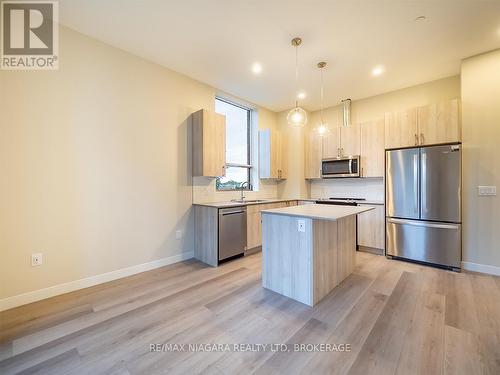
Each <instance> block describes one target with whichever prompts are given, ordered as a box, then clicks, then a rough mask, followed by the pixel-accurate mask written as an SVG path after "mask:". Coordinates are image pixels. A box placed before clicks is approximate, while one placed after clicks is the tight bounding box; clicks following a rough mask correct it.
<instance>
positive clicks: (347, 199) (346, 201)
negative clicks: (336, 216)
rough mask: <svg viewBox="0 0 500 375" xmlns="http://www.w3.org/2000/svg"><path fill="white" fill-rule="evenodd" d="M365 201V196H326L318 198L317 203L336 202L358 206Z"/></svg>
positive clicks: (336, 203)
mask: <svg viewBox="0 0 500 375" xmlns="http://www.w3.org/2000/svg"><path fill="white" fill-rule="evenodd" d="M363 201H366V199H365V198H351V197H342V198H338V197H330V198H325V199H318V200H317V201H316V203H318V204H335V205H342V206H357V205H358V203H363Z"/></svg>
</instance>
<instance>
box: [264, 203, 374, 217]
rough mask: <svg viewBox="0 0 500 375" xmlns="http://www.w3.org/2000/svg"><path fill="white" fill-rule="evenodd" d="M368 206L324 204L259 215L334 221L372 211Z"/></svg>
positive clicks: (274, 210)
mask: <svg viewBox="0 0 500 375" xmlns="http://www.w3.org/2000/svg"><path fill="white" fill-rule="evenodd" d="M373 209H374V208H373V207H368V206H336V205H326V204H306V205H303V206H292V207H285V208H276V209H272V210H262V211H261V213H263V214H269V215H284V216H298V217H305V218H309V219H319V220H330V221H335V220H338V219H342V218H344V217H347V216H351V215H357V214H360V213H362V212H366V211H370V210H373Z"/></svg>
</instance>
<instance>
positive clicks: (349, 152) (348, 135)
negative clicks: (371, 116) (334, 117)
mask: <svg viewBox="0 0 500 375" xmlns="http://www.w3.org/2000/svg"><path fill="white" fill-rule="evenodd" d="M359 141H360V136H359V124H351V125H350V126H348V127H343V126H342V127H341V128H340V155H341V156H355V155H359V154H360V147H359Z"/></svg>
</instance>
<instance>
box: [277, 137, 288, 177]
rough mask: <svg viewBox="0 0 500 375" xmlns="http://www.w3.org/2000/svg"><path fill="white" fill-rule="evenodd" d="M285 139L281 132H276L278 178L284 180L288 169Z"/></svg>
mask: <svg viewBox="0 0 500 375" xmlns="http://www.w3.org/2000/svg"><path fill="white" fill-rule="evenodd" d="M287 145H288V143H287V139H286V136H285V135H284V134H283V133H280V132H278V145H277V147H278V150H279V151H278V178H279V179H280V180H285V179H286V178H287V171H288V168H287V167H288V163H287V161H288V159H287Z"/></svg>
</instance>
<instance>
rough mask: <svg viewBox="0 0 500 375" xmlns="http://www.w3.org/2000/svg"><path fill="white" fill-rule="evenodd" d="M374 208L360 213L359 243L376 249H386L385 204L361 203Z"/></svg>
mask: <svg viewBox="0 0 500 375" xmlns="http://www.w3.org/2000/svg"><path fill="white" fill-rule="evenodd" d="M360 206H367V207H374V208H375V209H374V210H371V211H366V212H363V213H362V214H359V215H358V244H359V245H360V246H366V247H371V248H374V249H385V233H384V231H385V230H384V228H385V210H384V206H383V205H370V204H360Z"/></svg>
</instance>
